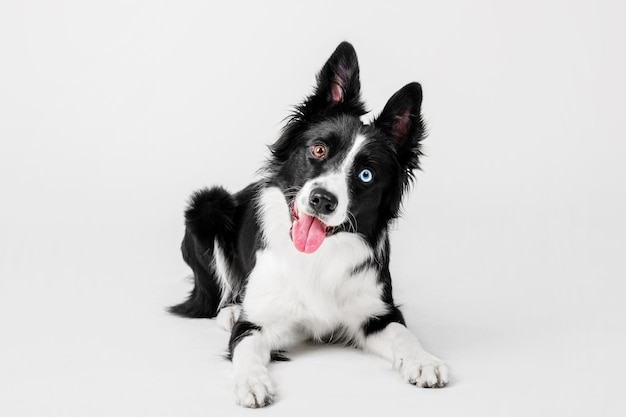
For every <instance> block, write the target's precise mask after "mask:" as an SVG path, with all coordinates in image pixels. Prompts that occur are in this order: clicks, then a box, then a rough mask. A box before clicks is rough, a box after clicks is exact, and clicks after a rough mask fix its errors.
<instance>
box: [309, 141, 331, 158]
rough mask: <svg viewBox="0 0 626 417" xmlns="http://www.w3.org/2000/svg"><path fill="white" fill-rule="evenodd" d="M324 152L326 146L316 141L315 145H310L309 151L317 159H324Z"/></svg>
mask: <svg viewBox="0 0 626 417" xmlns="http://www.w3.org/2000/svg"><path fill="white" fill-rule="evenodd" d="M326 152H327V150H326V146H324V145H322V144H319V143H318V144H317V145H313V146H312V147H311V153H312V154H313V156H314V157H316V158H317V159H324V158H325V157H326Z"/></svg>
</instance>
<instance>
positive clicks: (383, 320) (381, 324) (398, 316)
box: [363, 306, 406, 336]
mask: <svg viewBox="0 0 626 417" xmlns="http://www.w3.org/2000/svg"><path fill="white" fill-rule="evenodd" d="M389 323H400V324H401V325H403V326H406V324H405V322H404V316H402V313H401V312H400V310H399V309H398V307H396V306H392V308H391V311H389V313H387V314H385V315H383V316H376V317H372V318H370V319H369V320H368V321H367V322H365V324H364V325H363V332H364V333H365V336H369V335H370V334H372V333H377V332H379V331H381V330H383V329H384V328H385V327H387V325H389Z"/></svg>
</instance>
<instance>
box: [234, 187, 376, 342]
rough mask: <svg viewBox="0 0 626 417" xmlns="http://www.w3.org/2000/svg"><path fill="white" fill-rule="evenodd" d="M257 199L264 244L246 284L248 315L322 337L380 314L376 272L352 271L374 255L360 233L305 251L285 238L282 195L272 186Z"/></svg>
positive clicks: (333, 238)
mask: <svg viewBox="0 0 626 417" xmlns="http://www.w3.org/2000/svg"><path fill="white" fill-rule="evenodd" d="M260 203H261V204H260V207H262V210H263V211H262V213H261V219H262V222H261V223H262V227H263V233H264V237H265V240H266V245H267V247H266V248H265V249H262V250H259V251H258V252H257V257H256V265H255V268H254V270H253V271H252V273H251V274H250V277H249V281H248V284H247V287H246V294H245V297H244V301H243V309H244V312H245V314H246V316H247V319H249V320H250V321H252V322H254V323H255V324H259V325H261V326H272V327H274V328H277V329H278V328H280V329H285V330H287V329H290V330H293V329H294V328H298V329H301V330H302V331H303V332H305V333H307V335H308V336H311V337H323V336H325V335H327V334H329V333H331V332H333V331H335V330H337V329H339V328H340V329H342V331H348V332H350V333H356V332H357V331H358V329H360V326H361V325H362V324H363V322H364V321H365V320H367V318H368V317H371V316H372V315H379V314H384V312H385V305H384V303H383V302H382V300H381V294H380V293H381V290H382V287H381V285H380V283H378V277H377V274H376V271H375V270H373V269H368V268H364V269H362V270H360V271H358V272H357V273H355V271H354V270H355V267H356V266H358V265H360V264H362V263H363V262H366V261H367V260H368V259H370V258H371V257H372V255H373V253H372V250H371V248H370V247H369V246H368V245H367V244H366V243H365V242H364V241H363V240H362V239H361V238H360V237H359V236H357V235H355V234H351V233H339V234H337V235H335V236H331V237H328V238H327V239H326V240H325V241H324V243H323V244H322V246H321V247H320V248H319V249H318V250H317V251H316V252H315V253H312V254H304V253H301V252H298V251H297V250H296V249H295V248H294V247H293V244H292V242H291V240H290V238H289V228H290V225H291V224H290V218H289V213H288V209H287V208H286V205H285V200H284V197H283V195H282V193H281V192H280V191H279V190H278V189H272V188H270V189H268V190H266V191H264V194H263V195H262V201H261V202H260Z"/></svg>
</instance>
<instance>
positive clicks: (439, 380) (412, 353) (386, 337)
mask: <svg viewBox="0 0 626 417" xmlns="http://www.w3.org/2000/svg"><path fill="white" fill-rule="evenodd" d="M363 348H364V350H365V351H368V352H372V353H375V354H377V355H379V356H382V357H383V358H385V359H388V360H390V361H391V362H392V364H393V368H394V369H396V370H397V371H398V372H400V375H402V378H403V379H404V380H405V381H407V382H409V383H411V384H414V385H417V386H419V387H424V388H439V387H444V386H446V385H447V384H448V367H447V366H446V364H445V363H444V362H443V361H442V360H441V359H439V358H437V357H435V356H433V355H431V354H430V353H428V352H426V351H425V350H424V348H423V347H422V345H421V343H420V342H419V340H417V337H415V336H414V335H413V334H412V333H411V332H410V331H409V330H408V329H407V328H406V327H405V326H404V325H403V324H400V323H396V322H391V323H389V324H388V325H387V326H386V327H384V328H383V329H382V330H379V331H376V332H374V333H371V334H369V335H367V336H366V337H365V343H364V346H363Z"/></svg>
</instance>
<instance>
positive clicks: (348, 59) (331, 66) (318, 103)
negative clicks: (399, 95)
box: [304, 42, 365, 115]
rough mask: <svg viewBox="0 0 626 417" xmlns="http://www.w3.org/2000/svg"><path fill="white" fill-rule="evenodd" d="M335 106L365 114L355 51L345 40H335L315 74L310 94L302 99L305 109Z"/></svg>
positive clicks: (311, 110)
mask: <svg viewBox="0 0 626 417" xmlns="http://www.w3.org/2000/svg"><path fill="white" fill-rule="evenodd" d="M330 109H337V110H341V111H345V112H353V113H356V114H358V115H362V114H365V109H364V108H363V103H362V102H361V82H360V80H359V62H358V60H357V56H356V51H355V50H354V48H353V47H352V45H350V44H349V43H348V42H342V43H341V44H339V46H338V47H337V49H335V52H333V54H332V55H331V56H330V58H328V61H326V64H324V66H323V67H322V69H321V70H320V72H319V73H318V74H317V86H316V87H315V92H314V94H313V95H312V96H311V97H309V99H308V100H307V102H305V105H304V110H306V112H309V113H310V112H324V111H326V110H330Z"/></svg>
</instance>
